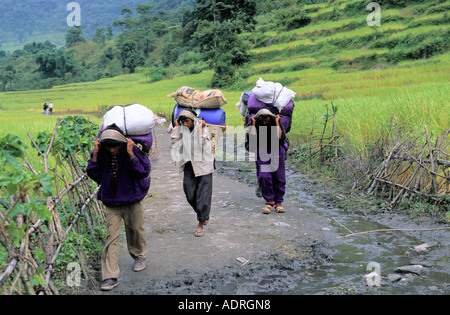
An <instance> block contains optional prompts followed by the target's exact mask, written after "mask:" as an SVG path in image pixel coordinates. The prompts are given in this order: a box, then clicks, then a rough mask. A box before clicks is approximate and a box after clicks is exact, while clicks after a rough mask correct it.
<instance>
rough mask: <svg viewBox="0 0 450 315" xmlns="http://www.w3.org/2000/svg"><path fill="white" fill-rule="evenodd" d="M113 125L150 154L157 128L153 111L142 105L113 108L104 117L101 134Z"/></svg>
mask: <svg viewBox="0 0 450 315" xmlns="http://www.w3.org/2000/svg"><path fill="white" fill-rule="evenodd" d="M112 124H116V125H117V127H119V128H120V130H122V132H123V133H124V135H125V136H126V137H128V138H130V139H132V140H133V141H134V142H135V143H136V144H138V145H141V148H142V151H144V152H145V153H149V152H150V149H151V147H152V145H153V135H152V131H153V128H154V127H155V115H154V114H153V111H151V110H150V109H148V108H147V107H145V106H143V105H140V104H129V105H124V106H122V105H116V106H112V107H110V108H109V109H108V111H107V112H106V114H105V115H104V116H103V123H102V125H101V127H100V132H99V134H100V133H101V132H102V131H103V129H105V128H106V127H108V126H110V125H112Z"/></svg>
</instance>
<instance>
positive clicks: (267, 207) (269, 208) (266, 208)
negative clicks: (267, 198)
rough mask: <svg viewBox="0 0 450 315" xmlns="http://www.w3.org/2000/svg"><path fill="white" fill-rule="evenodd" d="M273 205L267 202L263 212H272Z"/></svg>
mask: <svg viewBox="0 0 450 315" xmlns="http://www.w3.org/2000/svg"><path fill="white" fill-rule="evenodd" d="M272 208H273V207H272V205H269V204H266V206H265V207H264V209H263V211H262V212H263V213H264V214H269V213H270V211H271V210H272Z"/></svg>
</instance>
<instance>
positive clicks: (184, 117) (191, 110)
mask: <svg viewBox="0 0 450 315" xmlns="http://www.w3.org/2000/svg"><path fill="white" fill-rule="evenodd" d="M183 111H188V112H190V113H192V114H194V116H195V117H198V115H197V113H196V112H195V111H194V110H193V109H192V108H183ZM185 119H191V118H189V117H187V116H184V115H180V116H178V118H177V120H178V121H179V122H181V121H183V120H185Z"/></svg>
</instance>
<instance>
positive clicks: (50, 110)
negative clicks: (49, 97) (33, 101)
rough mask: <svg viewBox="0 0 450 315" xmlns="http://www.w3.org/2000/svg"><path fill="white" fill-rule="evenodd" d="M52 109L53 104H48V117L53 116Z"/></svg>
mask: <svg viewBox="0 0 450 315" xmlns="http://www.w3.org/2000/svg"><path fill="white" fill-rule="evenodd" d="M53 107H55V105H53V103H52V102H50V104H48V110H49V112H50V115H53Z"/></svg>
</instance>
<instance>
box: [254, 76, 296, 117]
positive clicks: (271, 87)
mask: <svg viewBox="0 0 450 315" xmlns="http://www.w3.org/2000/svg"><path fill="white" fill-rule="evenodd" d="M252 92H253V94H254V95H255V97H256V98H257V99H258V100H259V101H261V102H263V103H264V104H272V105H273V106H275V107H276V108H278V110H279V111H280V112H281V110H282V109H283V108H284V107H286V105H287V104H289V102H290V101H292V100H293V99H294V98H295V95H296V93H295V92H294V91H292V90H290V89H288V88H287V87H284V86H283V85H281V84H280V83H274V82H270V81H268V82H266V81H264V80H263V79H262V78H259V80H258V81H257V82H256V86H255V87H254V88H253V89H252Z"/></svg>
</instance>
